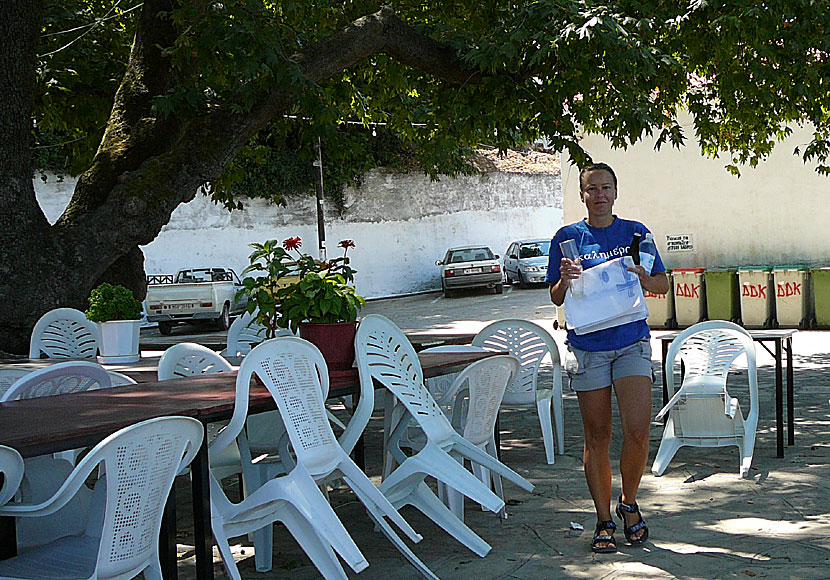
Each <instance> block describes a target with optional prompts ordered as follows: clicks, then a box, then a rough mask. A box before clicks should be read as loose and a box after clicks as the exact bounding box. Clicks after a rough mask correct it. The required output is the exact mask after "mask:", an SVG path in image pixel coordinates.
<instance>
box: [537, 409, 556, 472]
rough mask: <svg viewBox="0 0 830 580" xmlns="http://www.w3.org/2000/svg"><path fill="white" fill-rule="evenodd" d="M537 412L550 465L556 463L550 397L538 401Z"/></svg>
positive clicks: (546, 456)
mask: <svg viewBox="0 0 830 580" xmlns="http://www.w3.org/2000/svg"><path fill="white" fill-rule="evenodd" d="M536 412H537V413H538V414H539V424H540V425H541V427H542V441H543V442H544V444H545V458H546V459H547V461H548V465H553V463H554V448H555V446H554V442H553V424H552V422H551V414H550V399H540V400H538V401H536Z"/></svg>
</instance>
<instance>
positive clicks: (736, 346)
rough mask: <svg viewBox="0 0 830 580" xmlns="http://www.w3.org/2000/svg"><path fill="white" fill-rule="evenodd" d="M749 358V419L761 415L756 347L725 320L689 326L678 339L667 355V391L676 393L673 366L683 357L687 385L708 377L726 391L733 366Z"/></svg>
mask: <svg viewBox="0 0 830 580" xmlns="http://www.w3.org/2000/svg"><path fill="white" fill-rule="evenodd" d="M743 354H745V355H746V363H747V376H748V379H749V395H750V413H749V414H750V416H752V415H757V412H758V382H757V366H756V361H755V343H754V342H753V340H752V336H751V335H750V334H749V333H748V332H747V331H746V330H744V329H743V328H741V327H740V326H738V325H737V324H733V323H732V322H727V321H726V320H710V321H708V322H700V323H698V324H695V325H693V326H690V327H689V328H687V329H686V330H684V331H683V332H681V333H680V334H678V335H677V338H675V339H674V341H672V343H671V346H670V347H669V352H668V353H667V355H666V388H667V390H668V393H669V395H672V394H673V393H674V392H675V390H676V389H675V385H674V365H675V361H676V360H677V357H678V356H680V358H681V360H682V361H683V364H684V367H685V369H684V370H685V376H684V379H683V382H684V384H690V383H691V382H692V381H697V382H701V381H702V380H704V379H705V378H707V377H711V378H716V379H717V380H718V382H717V384H718V388H719V389H724V390H725V388H726V379H727V375H728V374H729V368H730V367H731V366H732V363H733V362H735V360H736V359H737V358H738V357H740V356H741V355H743Z"/></svg>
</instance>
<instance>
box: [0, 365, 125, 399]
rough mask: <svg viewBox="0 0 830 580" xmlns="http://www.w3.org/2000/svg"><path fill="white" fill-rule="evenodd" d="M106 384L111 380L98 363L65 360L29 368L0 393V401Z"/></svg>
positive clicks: (108, 384) (70, 391)
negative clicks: (30, 369) (38, 367)
mask: <svg viewBox="0 0 830 580" xmlns="http://www.w3.org/2000/svg"><path fill="white" fill-rule="evenodd" d="M110 386H112V380H111V379H110V376H109V375H108V374H107V371H106V370H104V367H102V366H101V365H99V364H97V363H93V362H87V361H67V362H63V363H57V364H54V365H50V366H48V367H46V368H42V369H38V370H36V371H32V372H30V373H28V374H27V375H25V376H23V377H21V378H19V379H18V380H17V381H15V382H14V384H12V386H10V387H9V388H8V390H6V392H5V393H3V395H2V396H0V402H5V401H15V400H17V399H32V398H34V397H46V396H51V395H64V394H68V393H79V392H82V391H92V390H95V389H106V388H109V387H110Z"/></svg>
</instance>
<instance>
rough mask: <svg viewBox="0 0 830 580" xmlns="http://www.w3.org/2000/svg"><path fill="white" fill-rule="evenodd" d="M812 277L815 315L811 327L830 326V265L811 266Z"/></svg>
mask: <svg viewBox="0 0 830 580" xmlns="http://www.w3.org/2000/svg"><path fill="white" fill-rule="evenodd" d="M810 278H811V279H812V286H811V288H812V294H813V302H814V304H815V316H814V317H813V318H812V320H811V321H810V327H811V328H830V266H825V267H823V268H811V269H810Z"/></svg>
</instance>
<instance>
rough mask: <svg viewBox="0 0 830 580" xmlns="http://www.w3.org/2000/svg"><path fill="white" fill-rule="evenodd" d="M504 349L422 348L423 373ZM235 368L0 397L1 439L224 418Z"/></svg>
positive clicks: (40, 441) (90, 438) (66, 445)
mask: <svg viewBox="0 0 830 580" xmlns="http://www.w3.org/2000/svg"><path fill="white" fill-rule="evenodd" d="M495 354H503V353H490V352H488V353H440V352H439V353H421V354H419V359H420V361H421V365H422V368H423V370H424V376H425V377H432V376H437V375H441V374H444V373H447V372H454V371H457V370H460V369H462V368H464V367H465V366H467V365H468V364H470V363H472V362H475V361H476V360H480V359H482V358H487V357H488V356H493V355H495ZM236 374H237V373H236V371H229V372H224V373H215V374H209V375H200V376H195V377H186V378H181V379H170V380H166V381H157V380H153V381H146V382H140V383H137V384H135V385H124V386H119V387H112V388H110V389H102V390H98V391H88V392H85V393H75V394H70V395H57V396H52V397H38V398H35V399H25V400H20V401H9V402H6V403H0V444H3V445H8V446H9V447H13V448H15V449H17V450H18V451H19V452H20V453H21V455H23V456H24V457H30V456H34V455H41V454H44V453H52V452H54V451H60V450H63V449H74V448H77V447H83V446H89V445H93V444H95V443H97V442H98V441H99V440H101V439H102V438H104V437H106V436H107V435H109V434H110V433H114V432H115V431H117V430H118V429H121V428H123V427H126V426H127V425H132V424H134V423H137V422H139V421H143V420H145V419H151V418H154V417H161V416H165V415H184V416H188V417H196V418H197V419H199V420H201V421H203V422H211V421H217V420H221V419H227V418H229V417H230V415H231V414H232V413H233V406H234V399H235V395H236ZM329 379H330V384H329V397H334V396H342V395H346V394H352V393H357V392H359V389H360V377H359V375H358V372H357V369H350V370H344V371H331V372H330V373H329ZM249 404H250V411H251V412H253V413H259V412H262V411H267V410H270V409H274V408H275V404H274V401H273V399H272V398H271V395H270V393H268V391H267V389H265V388H264V387H263V386H261V385H259V384H252V385H251V390H250V403H249Z"/></svg>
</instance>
